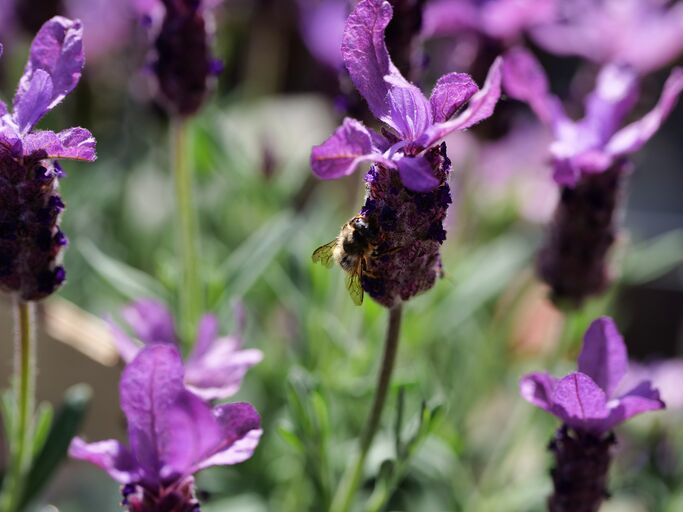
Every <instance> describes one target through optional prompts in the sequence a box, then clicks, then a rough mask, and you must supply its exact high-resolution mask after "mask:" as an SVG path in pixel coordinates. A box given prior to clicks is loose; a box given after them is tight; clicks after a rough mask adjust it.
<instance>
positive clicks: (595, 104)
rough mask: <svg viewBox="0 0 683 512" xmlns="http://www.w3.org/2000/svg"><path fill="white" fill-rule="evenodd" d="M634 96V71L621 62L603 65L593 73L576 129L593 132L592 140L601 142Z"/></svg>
mask: <svg viewBox="0 0 683 512" xmlns="http://www.w3.org/2000/svg"><path fill="white" fill-rule="evenodd" d="M637 99H638V78H637V75H636V74H635V72H634V71H633V70H632V69H631V68H628V67H625V66H617V65H608V66H605V67H604V68H602V69H601V70H600V74H599V75H598V77H597V80H596V85H595V90H593V92H591V94H590V95H589V96H588V98H587V99H586V115H585V117H584V119H583V120H582V121H581V122H580V123H579V124H580V129H581V130H582V131H590V132H591V133H593V134H594V136H595V140H596V144H598V145H599V146H601V147H602V146H604V144H605V143H606V142H607V141H608V140H609V139H610V137H612V135H614V133H615V132H616V131H617V129H618V128H619V126H620V125H621V122H622V121H623V119H624V117H625V116H626V115H627V114H628V113H629V112H630V111H631V109H632V108H633V105H634V103H635V102H636V100H637Z"/></svg>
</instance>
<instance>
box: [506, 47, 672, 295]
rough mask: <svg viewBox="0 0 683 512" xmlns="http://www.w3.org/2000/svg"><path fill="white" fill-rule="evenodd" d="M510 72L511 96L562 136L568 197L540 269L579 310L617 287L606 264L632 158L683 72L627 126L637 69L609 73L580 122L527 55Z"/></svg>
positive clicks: (666, 108) (512, 56)
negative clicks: (609, 287)
mask: <svg viewBox="0 0 683 512" xmlns="http://www.w3.org/2000/svg"><path fill="white" fill-rule="evenodd" d="M503 74H504V79H503V80H504V86H505V89H506V92H507V93H508V94H509V96H511V97H512V98H515V99H519V100H522V101H525V102H527V103H528V104H529V106H530V107H531V109H532V110H533V111H534V112H535V114H536V116H537V117H538V118H539V120H540V121H541V122H543V123H544V124H545V125H546V126H548V128H549V129H550V131H551V132H552V135H553V137H554V141H553V143H552V144H551V146H550V148H549V149H550V154H551V156H552V166H553V177H554V179H555V182H556V183H557V184H558V185H559V186H560V187H561V194H560V202H559V204H558V207H557V209H556V211H555V217H554V220H553V222H552V223H551V225H550V227H549V230H548V236H547V238H546V242H545V245H544V247H543V248H542V249H541V251H540V253H539V257H538V271H539V274H540V276H541V277H542V278H543V280H544V281H545V282H546V283H548V285H550V287H551V289H552V294H553V297H554V298H555V299H556V300H559V301H565V302H567V301H568V302H569V303H570V304H572V305H578V304H580V303H581V302H582V301H583V300H584V299H585V298H586V297H588V296H590V295H594V294H598V293H600V292H602V291H603V290H604V289H605V288H606V287H607V285H608V284H609V281H610V277H609V271H608V269H607V263H606V259H607V255H608V252H609V249H610V248H611V246H612V244H613V242H614V240H615V239H616V236H617V225H616V218H617V214H618V211H619V205H620V203H621V201H620V198H621V195H622V190H623V187H624V179H625V175H626V174H627V171H629V169H630V165H629V161H628V158H627V157H628V156H629V155H630V154H632V153H634V152H636V151H638V150H639V149H640V148H642V147H643V145H644V144H645V143H646V142H647V141H648V140H649V139H650V138H651V137H652V136H653V135H654V134H655V133H656V132H657V130H658V129H659V127H660V126H661V124H662V123H663V122H664V121H665V119H666V118H667V116H668V115H669V113H670V112H671V110H672V109H673V107H674V106H675V104H676V102H677V100H678V96H679V94H680V93H681V91H682V90H683V69H681V68H676V69H674V70H673V71H672V72H671V75H670V76H669V78H668V79H667V81H666V83H665V84H664V89H663V91H662V94H661V97H660V98H659V101H658V102H657V105H655V107H654V108H653V109H652V110H651V111H650V112H649V113H648V114H646V115H645V116H643V117H642V118H641V119H640V120H638V121H635V122H633V123H631V124H629V125H628V126H626V127H623V128H621V125H622V122H623V120H624V118H625V117H626V115H627V114H628V113H629V112H630V111H631V109H632V107H633V105H634V104H635V102H636V100H637V99H638V78H637V75H636V73H635V71H634V70H633V69H632V68H630V67H627V66H623V65H616V64H613V65H612V64H611V65H608V66H605V67H603V68H602V70H601V71H600V73H599V75H598V77H597V83H596V87H595V89H594V90H593V92H592V93H591V94H590V95H589V96H588V97H587V98H586V104H585V116H584V117H583V119H580V120H578V121H573V120H571V119H570V118H569V117H568V116H567V115H566V113H565V112H564V109H563V108H562V105H561V103H560V100H559V99H558V98H557V97H556V96H554V95H552V94H551V93H550V92H549V90H548V82H547V79H546V76H545V73H544V72H543V70H542V68H541V66H540V65H539V64H538V62H537V61H536V60H535V59H534V57H533V56H532V55H531V54H530V53H529V52H527V51H526V50H523V49H520V48H517V49H513V50H511V51H510V52H509V53H508V55H507V56H506V59H505V66H504V73H503Z"/></svg>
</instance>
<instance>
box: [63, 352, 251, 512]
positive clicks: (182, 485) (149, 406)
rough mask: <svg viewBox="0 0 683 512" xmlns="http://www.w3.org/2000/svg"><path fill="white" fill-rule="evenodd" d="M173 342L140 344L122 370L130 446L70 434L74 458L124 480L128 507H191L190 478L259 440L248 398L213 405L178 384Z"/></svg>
mask: <svg viewBox="0 0 683 512" xmlns="http://www.w3.org/2000/svg"><path fill="white" fill-rule="evenodd" d="M183 377H184V369H183V363H182V360H181V358H180V353H179V352H178V349H177V348H176V347H173V346H170V345H167V344H153V345H150V346H147V347H145V348H144V349H143V350H142V351H141V352H140V353H139V354H138V355H137V356H136V357H135V359H133V361H132V362H131V363H129V364H128V365H127V366H126V368H125V369H124V371H123V374H122V376H121V383H120V395H121V409H122V410H123V412H124V414H125V415H126V419H127V420H128V439H129V441H130V447H127V446H125V445H123V444H121V443H119V442H118V441H115V440H108V441H100V442H97V443H91V444H87V443H85V442H84V441H83V440H82V439H81V438H78V437H77V438H74V440H73V441H72V442H71V446H70V448H69V455H70V456H71V457H73V458H76V459H80V460H85V461H88V462H91V463H93V464H95V465H97V466H99V467H100V468H102V469H104V470H105V471H107V473H109V475H110V476H111V477H112V478H113V479H114V480H116V481H117V482H119V483H121V484H123V485H124V487H123V494H124V502H123V503H124V505H125V506H126V507H127V509H128V510H130V511H131V512H155V511H159V510H169V511H182V512H190V511H194V510H198V508H199V507H198V503H197V501H196V498H195V496H194V488H193V475H194V473H196V472H197V471H200V470H202V469H204V468H207V467H210V466H217V465H231V464H238V463H240V462H243V461H245V460H247V459H249V458H250V457H251V456H252V454H253V452H254V450H255V448H256V446H257V445H258V442H259V439H260V437H261V428H260V418H259V415H258V413H257V412H256V410H254V408H253V407H252V406H251V405H249V404H247V403H232V404H224V405H220V406H217V407H214V408H213V409H212V408H211V407H209V405H207V404H206V403H205V402H204V401H203V400H202V399H201V398H199V397H198V396H197V395H195V394H194V393H192V392H190V391H189V390H188V389H187V388H186V387H185V385H184V384H183Z"/></svg>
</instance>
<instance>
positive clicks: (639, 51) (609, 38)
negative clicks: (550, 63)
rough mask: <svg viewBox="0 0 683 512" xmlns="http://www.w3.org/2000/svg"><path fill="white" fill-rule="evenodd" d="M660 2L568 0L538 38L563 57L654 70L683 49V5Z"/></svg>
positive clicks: (536, 31)
mask: <svg viewBox="0 0 683 512" xmlns="http://www.w3.org/2000/svg"><path fill="white" fill-rule="evenodd" d="M667 4H670V2H662V1H658V0H600V1H596V0H563V1H562V2H560V3H559V9H558V12H557V15H556V17H555V19H554V20H552V21H551V22H549V23H545V24H543V25H541V26H538V27H536V28H534V29H533V30H532V31H531V35H532V38H533V39H534V41H535V42H536V43H537V44H538V45H540V46H541V47H542V48H544V49H545V50H547V51H549V52H551V53H555V54H557V55H578V56H580V57H582V58H584V59H588V60H590V61H592V62H596V63H598V64H607V63H611V62H612V63H618V64H628V65H630V66H632V67H633V68H634V69H636V70H637V71H638V72H640V73H648V72H651V71H654V70H656V69H659V68H661V67H664V66H665V65H667V64H668V63H670V62H673V61H674V60H675V59H676V58H677V57H678V56H679V55H681V53H682V52H683V37H681V30H683V4H681V3H676V4H674V5H667Z"/></svg>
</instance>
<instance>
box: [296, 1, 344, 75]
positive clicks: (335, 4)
mask: <svg viewBox="0 0 683 512" xmlns="http://www.w3.org/2000/svg"><path fill="white" fill-rule="evenodd" d="M298 4H299V13H300V15H299V21H300V26H301V35H302V36H303V39H304V42H305V43H306V46H307V47H308V50H309V51H310V52H311V53H312V54H313V56H314V57H315V58H316V59H318V60H319V61H320V62H322V63H324V64H326V65H327V66H329V67H330V68H332V69H334V70H339V69H341V68H342V66H343V62H342V55H341V42H342V37H343V35H344V25H345V24H346V15H347V10H348V5H347V2H346V1H345V0H322V1H316V0H299V1H298Z"/></svg>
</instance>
